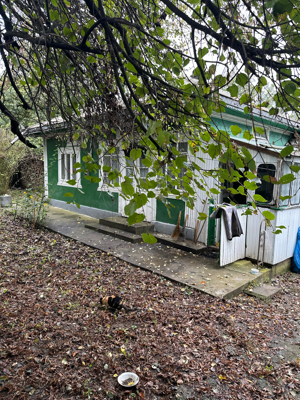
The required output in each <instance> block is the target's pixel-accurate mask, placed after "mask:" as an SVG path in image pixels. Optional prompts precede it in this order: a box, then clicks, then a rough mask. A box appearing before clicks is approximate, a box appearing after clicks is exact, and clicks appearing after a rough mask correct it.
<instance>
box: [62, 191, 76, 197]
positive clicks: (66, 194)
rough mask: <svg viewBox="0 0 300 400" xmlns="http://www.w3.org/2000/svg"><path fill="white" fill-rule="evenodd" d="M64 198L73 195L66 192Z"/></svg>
mask: <svg viewBox="0 0 300 400" xmlns="http://www.w3.org/2000/svg"><path fill="white" fill-rule="evenodd" d="M64 197H74V195H73V193H70V192H68V193H65V194H64Z"/></svg>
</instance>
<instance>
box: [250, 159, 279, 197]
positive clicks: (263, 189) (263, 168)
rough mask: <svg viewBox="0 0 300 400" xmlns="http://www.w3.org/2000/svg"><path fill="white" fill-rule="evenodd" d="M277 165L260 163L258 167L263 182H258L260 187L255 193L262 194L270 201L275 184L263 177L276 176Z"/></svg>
mask: <svg viewBox="0 0 300 400" xmlns="http://www.w3.org/2000/svg"><path fill="white" fill-rule="evenodd" d="M275 172H276V167H275V165H273V164H260V165H259V167H258V169H257V177H258V178H260V179H261V183H260V184H258V186H259V187H258V188H257V189H256V190H255V194H260V195H261V196H262V197H264V198H265V199H266V200H267V202H268V203H270V202H271V201H272V199H273V189H274V184H273V183H271V182H266V181H265V180H264V179H263V177H264V176H265V175H268V176H273V177H274V176H275Z"/></svg>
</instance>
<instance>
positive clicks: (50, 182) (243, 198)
mask: <svg viewBox="0 0 300 400" xmlns="http://www.w3.org/2000/svg"><path fill="white" fill-rule="evenodd" d="M222 100H223V101H225V102H226V108H225V112H222V113H221V114H218V113H213V115H212V117H211V125H212V126H215V127H217V128H218V129H222V130H226V131H227V132H231V128H230V127H231V126H232V125H235V126H238V127H240V128H241V130H242V132H241V133H238V134H236V135H235V136H233V135H232V134H231V136H232V140H233V141H234V142H235V143H236V144H237V145H238V146H244V147H245V148H247V149H248V150H249V152H250V153H251V155H252V157H253V158H254V160H255V161H256V166H257V182H259V187H258V189H256V190H255V191H250V190H248V191H247V193H246V194H244V193H239V194H238V195H233V194H232V190H230V188H234V183H233V184H232V183H229V182H227V184H226V189H224V190H223V191H222V192H221V193H220V194H214V193H211V195H210V196H209V198H208V197H207V194H206V192H205V191H201V190H198V191H197V196H196V201H195V204H194V209H193V210H191V209H188V207H187V205H186V204H185V202H184V201H183V200H178V199H176V198H175V197H176V196H169V197H168V200H167V203H166V204H164V203H163V202H162V201H161V200H160V199H159V198H156V197H154V198H151V199H150V201H149V203H148V204H147V205H146V206H145V207H144V210H143V212H144V214H145V216H146V221H149V222H152V223H153V224H154V226H155V230H156V231H158V232H162V233H166V234H171V233H172V231H173V230H174V225H175V224H176V223H177V219H178V215H179V212H180V211H181V225H182V224H183V221H184V219H185V215H187V214H188V220H187V228H186V236H187V238H190V239H192V238H193V237H194V230H195V227H196V223H197V219H198V215H199V212H202V213H207V214H211V212H212V210H213V207H214V206H215V205H217V204H221V203H223V202H224V201H228V200H230V199H232V197H233V198H234V197H235V196H236V197H235V198H234V199H235V200H236V201H237V202H238V203H239V204H240V207H239V208H238V213H239V216H240V220H241V223H242V227H243V231H244V235H242V236H241V237H239V238H234V239H233V240H232V241H230V242H229V241H227V239H226V237H225V234H224V224H223V221H222V220H212V219H209V218H208V219H207V220H206V221H201V223H200V235H199V239H198V240H199V241H200V242H202V243H204V244H207V245H212V244H215V243H217V242H219V240H220V237H221V240H220V264H221V265H225V264H228V263H229V262H232V261H235V260H237V259H240V258H244V257H248V258H250V259H254V260H256V259H258V258H260V259H261V257H262V253H264V262H266V263H268V264H271V265H275V264H277V263H279V262H281V261H283V260H285V259H287V258H290V257H292V255H293V251H294V247H295V243H296V235H297V230H298V226H299V225H300V176H299V174H296V173H294V175H295V178H296V179H295V180H294V181H293V182H291V183H290V184H285V185H275V184H274V183H272V181H270V182H266V181H264V180H262V178H263V176H264V175H266V174H267V175H269V176H272V177H274V178H276V179H277V180H279V179H280V177H281V176H283V175H285V174H287V173H291V171H290V169H289V166H290V165H292V164H294V165H296V166H300V151H299V150H298V149H297V147H296V148H295V150H294V152H293V153H292V154H291V155H289V156H288V157H286V158H284V159H282V158H281V157H280V151H281V150H282V149H283V148H284V147H285V146H287V145H291V143H292V144H296V142H295V137H294V132H295V131H296V132H297V131H298V130H299V128H300V124H298V123H297V122H293V121H290V120H287V119H286V118H284V117H281V116H270V115H269V113H268V112H266V111H264V110H261V109H254V111H253V112H252V113H251V114H245V113H244V110H243V107H241V106H240V104H239V103H238V102H237V101H235V100H233V99H231V98H227V97H225V96H223V98H222ZM253 123H254V124H255V126H256V127H258V128H264V133H263V134H258V133H256V132H253V129H252V127H253ZM67 130H68V127H67V124H66V123H65V122H64V121H63V120H62V119H60V118H57V119H56V120H53V121H52V123H51V127H50V126H49V125H48V124H45V125H44V126H40V125H36V126H32V127H30V128H28V129H27V130H26V135H43V137H44V171H45V194H46V195H47V196H49V197H50V199H51V204H52V205H53V206H56V207H60V208H64V209H67V210H72V211H77V212H78V213H82V214H86V215H89V216H92V217H95V218H104V217H111V216H125V213H124V207H125V205H126V199H124V198H123V197H122V196H121V195H120V193H119V189H118V188H112V187H109V186H108V182H109V181H108V175H107V173H105V172H104V173H102V175H100V177H101V182H99V183H97V184H95V183H91V182H90V181H88V180H86V179H85V178H84V176H83V174H80V173H76V174H72V171H73V166H74V164H75V163H76V162H78V161H81V162H82V161H84V157H85V156H86V154H87V151H86V150H84V149H82V148H81V147H80V146H79V145H78V146H75V147H74V145H73V144H71V143H69V142H68V141H66V139H65V137H64V133H66V132H67ZM245 131H247V132H248V133H247V132H246V134H245ZM243 132H244V133H243ZM251 134H253V136H254V137H252V138H251ZM94 150H95V149H94ZM94 150H93V149H92V148H90V149H89V151H91V152H93V151H94ZM178 151H179V152H180V153H182V154H186V156H187V162H192V161H193V162H195V163H196V164H198V165H199V166H200V167H203V168H205V169H215V168H218V166H219V161H218V159H212V158H211V157H210V156H209V155H208V153H205V154H201V157H202V159H203V161H204V162H203V161H200V160H199V158H197V157H196V156H195V155H192V154H190V151H189V146H188V143H187V142H184V141H181V142H179V143H178ZM197 155H198V156H199V154H197ZM94 156H95V154H94ZM141 160H142V159H138V160H137V162H138V163H139V164H138V165H137V167H138V168H139V170H140V176H141V177H146V175H147V173H148V172H149V169H148V168H147V167H146V166H145V165H144V164H143V163H142V161H141ZM103 161H104V164H105V165H110V166H111V167H112V169H117V170H119V171H121V173H122V177H125V176H129V175H130V174H131V173H132V165H131V162H130V161H126V159H125V155H124V152H123V151H122V150H120V149H117V151H116V152H115V153H114V154H107V155H105V156H104V160H103ZM100 174H101V173H100ZM72 178H74V179H76V182H77V184H76V186H71V185H69V184H68V183H67V181H69V180H70V179H72ZM207 184H208V187H210V188H215V187H216V186H217V184H218V181H217V180H216V179H215V178H212V177H208V178H207ZM66 192H70V193H72V194H73V196H74V197H73V198H72V200H74V201H75V202H76V203H78V204H80V208H79V209H78V208H77V207H76V205H74V204H67V200H68V198H67V197H65V194H66ZM253 194H259V195H261V196H263V197H264V198H265V199H266V200H267V202H265V203H257V210H258V212H257V215H246V214H245V209H246V206H247V203H248V202H250V201H252V199H251V196H253ZM288 195H291V196H292V198H291V199H281V197H284V196H288ZM266 210H269V211H271V212H272V213H273V214H274V215H275V219H274V220H272V221H271V222H272V226H269V227H268V226H265V224H264V217H263V215H262V214H261V213H262V212H263V211H266ZM282 226H284V227H285V228H279V229H280V230H282V233H280V234H274V233H273V232H275V231H276V230H278V228H277V227H282ZM260 232H261V233H262V235H260ZM259 243H260V245H261V247H259ZM259 249H260V254H259V255H258V251H259Z"/></svg>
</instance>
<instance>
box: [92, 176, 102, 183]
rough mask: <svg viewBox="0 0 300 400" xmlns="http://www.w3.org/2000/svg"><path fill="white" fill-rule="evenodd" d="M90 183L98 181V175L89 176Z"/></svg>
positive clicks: (99, 179) (99, 180)
mask: <svg viewBox="0 0 300 400" xmlns="http://www.w3.org/2000/svg"><path fill="white" fill-rule="evenodd" d="M90 180H91V183H99V182H101V178H98V176H91V179H90Z"/></svg>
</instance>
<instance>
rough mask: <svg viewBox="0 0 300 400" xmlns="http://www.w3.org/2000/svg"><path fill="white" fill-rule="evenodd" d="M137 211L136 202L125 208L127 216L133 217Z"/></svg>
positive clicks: (131, 202) (132, 201)
mask: <svg viewBox="0 0 300 400" xmlns="http://www.w3.org/2000/svg"><path fill="white" fill-rule="evenodd" d="M136 210H137V205H136V202H135V201H134V200H131V201H130V203H129V204H127V205H126V206H125V207H124V212H125V215H129V216H130V215H133V214H134V213H135V212H136Z"/></svg>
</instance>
